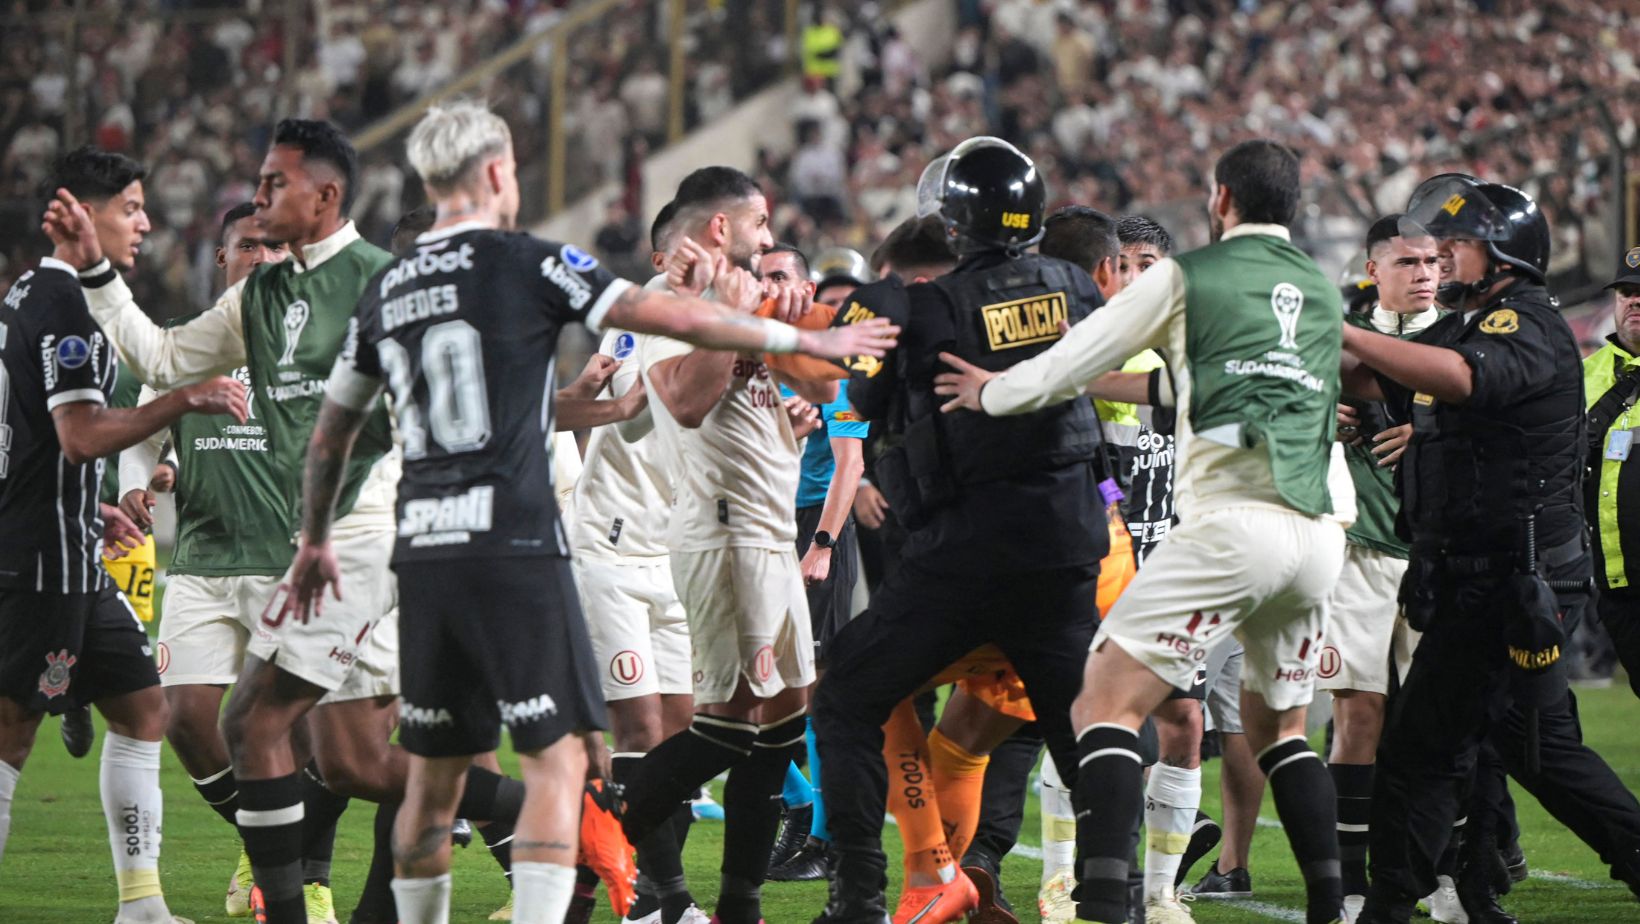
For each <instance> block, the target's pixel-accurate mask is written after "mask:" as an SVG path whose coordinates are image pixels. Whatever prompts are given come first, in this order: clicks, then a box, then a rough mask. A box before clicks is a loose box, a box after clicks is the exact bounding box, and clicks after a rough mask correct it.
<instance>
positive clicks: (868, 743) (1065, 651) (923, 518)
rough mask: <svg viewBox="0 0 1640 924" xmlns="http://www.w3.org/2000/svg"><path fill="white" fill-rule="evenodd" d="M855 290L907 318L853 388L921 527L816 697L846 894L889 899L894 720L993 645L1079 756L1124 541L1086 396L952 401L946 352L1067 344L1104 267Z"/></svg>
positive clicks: (1057, 746) (997, 270) (1070, 760)
mask: <svg viewBox="0 0 1640 924" xmlns="http://www.w3.org/2000/svg"><path fill="white" fill-rule="evenodd" d="M853 300H854V301H856V302H858V303H859V304H860V305H863V306H866V307H867V308H868V309H869V310H871V311H872V312H874V313H876V314H878V315H880V316H887V317H891V318H893V319H894V320H895V322H896V323H898V324H899V325H900V327H901V333H900V345H899V347H898V348H897V349H896V350H895V351H894V352H893V353H892V354H891V355H890V356H889V357H888V358H887V359H885V360H884V361H883V363H882V364H881V365H878V364H876V363H868V364H867V371H868V372H870V373H872V374H870V375H860V374H858V373H857V374H856V377H855V379H854V380H853V381H852V382H851V384H850V386H849V398H850V400H851V402H852V403H853V405H854V407H855V409H856V410H858V411H859V412H860V413H861V414H862V415H863V416H865V417H866V418H868V419H871V420H874V421H883V422H886V424H887V429H888V430H890V431H891V432H896V433H897V434H898V436H899V440H900V445H899V446H898V447H896V448H893V449H890V450H889V451H888V452H886V453H885V455H884V456H883V457H882V458H880V459H879V460H878V461H877V465H876V471H877V477H878V484H879V487H881V488H882V489H883V491H884V493H885V494H886V495H887V496H888V500H889V503H890V504H891V505H892V506H893V508H894V510H895V511H896V513H897V514H898V515H899V516H900V518H901V520H902V522H904V523H905V524H906V526H907V528H908V530H909V535H908V537H907V539H906V542H905V546H904V548H903V549H902V552H901V561H900V566H899V569H898V570H897V571H895V572H894V573H892V574H891V575H890V576H889V577H888V578H887V579H886V580H885V581H884V583H883V584H882V585H881V586H880V587H879V588H878V589H877V591H876V592H875V593H874V594H873V596H872V601H871V607H870V609H868V610H867V611H866V612H865V613H864V614H863V615H862V616H860V617H859V618H858V619H856V620H854V621H853V622H851V623H850V624H849V625H848V626H847V627H845V628H844V629H843V631H842V632H841V633H839V634H838V636H837V639H836V641H835V642H834V643H833V648H832V654H831V659H830V663H829V666H828V669H827V673H826V676H825V678H824V679H823V680H822V681H821V683H820V686H819V691H818V694H817V696H816V700H815V708H814V726H815V735H816V738H817V740H818V742H819V749H820V753H821V758H822V763H823V764H824V766H825V776H826V793H827V810H828V813H829V816H830V817H829V824H830V827H831V833H832V838H833V843H834V845H835V846H836V848H837V849H838V851H839V853H840V866H839V871H838V875H839V889H841V890H844V891H846V890H848V889H850V888H853V889H860V890H864V891H866V892H868V893H869V892H871V891H873V890H875V891H876V893H877V894H879V895H880V894H881V890H882V888H883V885H884V883H885V882H886V879H885V877H884V868H885V863H886V861H885V858H884V856H883V853H882V849H881V841H882V819H883V811H884V804H885V797H886V792H887V775H886V771H885V768H884V764H883V758H882V744H883V734H882V724H883V723H884V722H885V721H886V720H887V719H888V717H889V713H890V712H891V711H892V709H893V708H894V706H895V705H896V704H898V703H899V702H900V701H902V700H904V699H905V698H906V697H907V696H909V695H910V694H912V693H914V692H915V691H916V690H917V689H918V688H919V687H920V686H922V685H923V684H924V683H926V682H927V681H928V680H929V679H930V678H932V677H933V676H935V675H936V674H937V673H938V672H939V671H941V670H942V669H944V668H945V667H946V666H948V665H949V664H951V663H952V662H954V661H956V660H958V659H959V658H961V657H962V656H964V655H966V654H968V653H969V652H970V651H972V650H973V649H975V648H977V647H979V646H981V645H983V644H985V643H987V642H990V643H994V644H996V645H997V647H999V648H1000V649H1001V650H1002V651H1003V652H1004V653H1005V654H1006V655H1007V656H1008V658H1009V659H1010V660H1011V661H1012V663H1013V665H1014V668H1015V669H1016V670H1017V671H1018V672H1019V675H1020V677H1021V678H1022V679H1023V681H1024V683H1025V686H1026V688H1027V689H1028V690H1029V692H1030V696H1031V701H1032V703H1033V704H1035V707H1036V712H1037V715H1038V720H1039V722H1040V723H1041V725H1042V728H1043V730H1044V732H1045V734H1046V735H1047V737H1048V740H1049V745H1050V748H1051V749H1052V750H1053V753H1054V755H1055V758H1056V760H1057V761H1058V764H1059V766H1060V767H1062V768H1074V767H1075V765H1076V761H1075V744H1074V739H1073V737H1072V733H1071V727H1070V705H1071V701H1072V700H1073V699H1074V698H1075V696H1076V693H1077V690H1078V689H1079V687H1080V685H1081V676H1082V667H1083V664H1084V662H1085V659H1086V656H1087V650H1088V645H1089V644H1090V643H1091V641H1092V637H1093V629H1094V621H1095V615H1096V613H1097V604H1096V590H1097V584H1098V573H1099V560H1100V559H1102V558H1103V557H1104V556H1105V554H1106V552H1107V551H1108V545H1109V540H1108V536H1107V532H1106V529H1107V527H1106V524H1105V519H1104V513H1103V505H1102V504H1100V502H1099V493H1098V481H1099V477H1100V476H1099V474H1098V471H1097V468H1096V460H1097V458H1098V456H1099V447H1100V437H1099V425H1098V419H1097V417H1096V416H1095V414H1094V411H1093V408H1092V404H1091V402H1090V401H1089V400H1088V399H1086V398H1083V399H1079V400H1077V401H1073V402H1070V403H1067V404H1062V405H1058V406H1056V407H1054V408H1050V409H1046V410H1043V411H1038V412H1036V413H1033V414H1028V415H1021V416H1019V417H1007V418H991V417H987V416H985V415H983V414H975V413H972V412H969V411H960V412H957V413H955V414H942V413H940V410H939V408H940V405H941V404H942V403H943V402H944V400H945V399H943V398H940V397H939V396H937V395H935V394H934V388H933V379H934V376H935V375H936V374H937V373H939V372H940V371H943V370H944V366H943V364H942V363H940V362H939V360H938V358H937V357H938V354H939V353H940V352H941V351H947V352H951V353H954V354H956V355H958V356H961V357H963V358H964V359H966V360H968V361H969V362H972V363H975V364H977V365H979V366H981V367H983V368H987V369H993V370H1001V369H1006V368H1008V367H1010V366H1012V365H1014V364H1015V363H1017V362H1020V361H1022V360H1025V359H1028V358H1030V357H1032V356H1034V355H1036V354H1037V353H1040V352H1042V351H1043V350H1045V349H1047V347H1049V346H1050V345H1052V343H1053V342H1055V341H1057V340H1058V339H1059V332H1058V329H1057V323H1058V319H1060V318H1064V319H1066V320H1069V321H1071V322H1073V323H1074V322H1075V321H1078V320H1080V319H1081V318H1083V317H1085V316H1086V315H1087V314H1088V313H1089V312H1090V311H1092V310H1093V309H1094V308H1095V307H1097V306H1098V305H1099V304H1101V299H1100V295H1099V292H1098V290H1097V289H1096V288H1095V287H1094V286H1093V284H1092V282H1091V280H1090V279H1089V277H1088V275H1087V274H1086V273H1084V272H1081V271H1079V270H1078V269H1077V268H1076V267H1074V266H1072V265H1071V264H1069V263H1066V262H1063V261H1060V260H1056V259H1053V258H1050V257H1041V256H1034V255H1026V256H1009V255H1008V254H1007V253H1005V252H1003V251H1000V250H998V251H991V252H982V253H979V254H975V255H971V256H969V257H968V258H966V259H964V260H963V261H962V262H961V263H960V264H959V265H958V266H957V268H956V269H955V270H954V271H953V272H952V273H951V274H950V275H948V276H944V277H941V278H940V279H939V280H936V281H935V282H933V283H923V284H916V285H912V286H909V287H902V286H901V284H900V282H899V280H897V279H889V280H885V281H884V282H880V283H876V284H874V285H872V286H867V287H863V288H862V289H860V290H857V291H856V292H855V293H854V295H853Z"/></svg>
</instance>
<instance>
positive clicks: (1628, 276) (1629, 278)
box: [1606, 247, 1640, 289]
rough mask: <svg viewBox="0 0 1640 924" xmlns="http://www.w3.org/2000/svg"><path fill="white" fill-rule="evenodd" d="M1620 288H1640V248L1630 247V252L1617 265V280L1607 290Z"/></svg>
mask: <svg viewBox="0 0 1640 924" xmlns="http://www.w3.org/2000/svg"><path fill="white" fill-rule="evenodd" d="M1618 286H1640V247H1630V248H1629V252H1628V253H1625V254H1624V255H1623V260H1622V262H1620V263H1618V264H1617V278H1616V279H1613V280H1612V281H1611V282H1610V283H1608V284H1607V286H1606V288H1608V289H1615V288H1617V287H1618Z"/></svg>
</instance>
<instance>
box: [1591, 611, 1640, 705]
mask: <svg viewBox="0 0 1640 924" xmlns="http://www.w3.org/2000/svg"><path fill="white" fill-rule="evenodd" d="M1595 612H1596V613H1597V614H1599V617H1600V624H1601V625H1602V626H1604V627H1605V628H1606V634H1607V635H1609V636H1611V640H1612V645H1613V647H1615V648H1616V649H1617V660H1618V662H1619V663H1621V664H1622V665H1623V669H1624V670H1625V671H1628V673H1629V688H1630V689H1632V690H1634V695H1635V696H1640V590H1636V589H1634V588H1624V589H1622V590H1603V591H1601V592H1600V600H1599V603H1598V604H1597V605H1596V607H1595Z"/></svg>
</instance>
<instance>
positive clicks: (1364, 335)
mask: <svg viewBox="0 0 1640 924" xmlns="http://www.w3.org/2000/svg"><path fill="white" fill-rule="evenodd" d="M1344 349H1345V350H1348V351H1349V353H1350V355H1353V356H1354V357H1355V358H1356V359H1358V360H1360V361H1361V362H1362V363H1364V364H1365V365H1368V366H1371V367H1372V368H1373V369H1376V370H1378V372H1379V373H1381V374H1382V375H1384V376H1385V377H1387V378H1388V379H1390V380H1391V381H1393V382H1398V383H1400V384H1401V385H1403V386H1405V387H1407V388H1410V389H1412V390H1413V391H1421V392H1423V393H1424V394H1426V395H1430V396H1433V397H1434V398H1435V400H1437V401H1445V402H1447V403H1449V404H1462V403H1463V402H1465V401H1467V400H1469V395H1470V393H1471V392H1473V391H1474V390H1475V370H1473V369H1472V368H1470V366H1469V360H1467V359H1465V358H1464V355H1463V354H1462V353H1459V352H1458V351H1457V350H1449V349H1446V348H1445V347H1437V346H1430V345H1429V344H1426V343H1415V342H1413V341H1411V340H1401V339H1400V338H1398V337H1391V336H1389V335H1388V334H1380V333H1378V332H1377V331H1371V330H1363V329H1361V328H1359V327H1355V326H1353V325H1352V326H1346V327H1345V328H1344ZM1358 379H1359V376H1354V377H1352V381H1351V382H1350V383H1349V384H1355V385H1357V387H1360V386H1359V385H1358ZM1357 393H1358V392H1357ZM1362 397H1368V396H1367V395H1362Z"/></svg>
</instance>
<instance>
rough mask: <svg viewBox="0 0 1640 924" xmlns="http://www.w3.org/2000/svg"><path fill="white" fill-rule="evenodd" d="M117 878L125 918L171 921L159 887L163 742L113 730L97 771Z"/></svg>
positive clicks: (162, 806) (109, 734) (105, 743)
mask: <svg viewBox="0 0 1640 924" xmlns="http://www.w3.org/2000/svg"><path fill="white" fill-rule="evenodd" d="M98 784H99V788H100V789H101V791H102V806H103V817H104V818H105V819H106V820H107V821H108V847H109V849H110V850H111V851H112V852H113V854H114V878H115V879H117V880H118V881H119V887H120V916H121V917H122V918H125V919H128V920H135V921H143V920H164V921H169V920H170V919H171V913H170V912H169V911H168V910H166V908H165V898H164V895H163V893H162V892H161V890H160V887H159V844H160V830H161V827H162V824H163V822H164V820H165V803H164V795H163V794H162V793H161V791H160V788H159V742H158V741H138V740H137V739H135V738H127V737H125V736H124V735H120V734H116V733H114V732H112V731H110V732H108V733H107V734H106V735H104V736H103V751H102V767H101V770H100V772H99V774H98Z"/></svg>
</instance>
